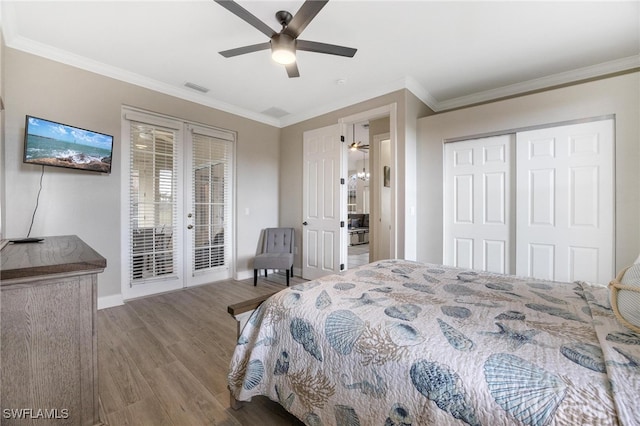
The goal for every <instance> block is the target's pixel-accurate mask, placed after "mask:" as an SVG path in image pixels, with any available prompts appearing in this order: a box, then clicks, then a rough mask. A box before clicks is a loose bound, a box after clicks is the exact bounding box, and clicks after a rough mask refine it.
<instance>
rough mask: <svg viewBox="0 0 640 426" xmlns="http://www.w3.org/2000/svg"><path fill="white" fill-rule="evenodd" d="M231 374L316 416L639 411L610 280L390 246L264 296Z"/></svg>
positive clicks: (596, 417) (637, 347)
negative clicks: (533, 275)
mask: <svg viewBox="0 0 640 426" xmlns="http://www.w3.org/2000/svg"><path fill="white" fill-rule="evenodd" d="M228 381H229V386H230V389H231V392H232V394H233V395H234V396H235V398H237V399H238V400H242V401H246V400H250V399H251V397H252V396H254V395H266V396H268V397H269V398H271V399H273V400H275V401H278V402H279V403H280V404H282V405H283V406H284V407H285V408H286V409H287V410H288V411H290V412H291V413H293V414H294V415H295V416H296V417H298V418H299V419H301V420H302V421H304V422H305V423H306V424H308V425H325V426H328V425H349V426H351V425H363V426H364V425H385V426H392V425H398V426H399V425H456V424H460V425H462V424H469V425H491V426H496V425H518V424H524V425H549V424H551V425H615V424H622V425H640V409H639V408H638V398H639V394H640V335H638V334H636V333H633V332H631V331H629V330H627V329H626V328H624V327H622V326H621V325H619V324H618V323H617V321H616V320H615V317H614V316H613V313H612V311H611V309H610V305H609V302H608V291H607V289H606V288H604V287H595V286H590V285H588V284H586V283H557V282H548V281H538V280H533V279H529V278H519V277H514V276H507V275H500V274H492V273H484V272H474V271H468V270H462V269H457V268H450V267H444V266H441V265H429V264H421V263H415V262H409V261H404V260H386V261H380V262H374V263H372V264H370V265H367V266H365V267H361V268H358V269H354V270H351V271H349V272H347V273H345V274H340V275H332V276H328V277H324V278H322V279H319V280H315V281H309V282H307V283H304V284H300V285H296V286H294V287H291V288H288V289H286V290H283V291H281V292H279V293H277V294H275V295H274V296H272V297H271V298H269V299H268V300H267V301H265V302H264V303H263V304H262V305H261V306H260V307H259V308H258V309H257V310H256V311H255V312H254V314H253V315H252V316H251V319H250V320H249V322H248V324H247V325H246V327H245V328H244V330H243V332H242V334H241V336H240V338H239V340H238V344H237V346H236V350H235V353H234V356H233V359H232V362H231V368H230V373H229V376H228Z"/></svg>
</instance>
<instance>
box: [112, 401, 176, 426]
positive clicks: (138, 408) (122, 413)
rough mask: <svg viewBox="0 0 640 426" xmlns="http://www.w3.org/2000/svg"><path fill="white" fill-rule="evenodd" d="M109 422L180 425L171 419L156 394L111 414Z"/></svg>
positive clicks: (131, 425) (128, 425) (136, 425)
mask: <svg viewBox="0 0 640 426" xmlns="http://www.w3.org/2000/svg"><path fill="white" fill-rule="evenodd" d="M107 423H108V424H110V425H120V426H141V425H154V426H155V425H157V426H179V425H178V424H177V423H174V422H172V421H171V418H170V417H169V415H168V414H167V412H166V411H165V410H164V408H163V407H162V404H160V401H158V399H157V398H156V397H155V396H153V397H149V398H145V399H143V400H141V401H138V402H136V403H134V404H131V405H128V406H127V407H125V408H123V409H122V410H119V411H115V412H113V413H111V414H109V415H108V417H107Z"/></svg>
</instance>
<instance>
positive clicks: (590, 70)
mask: <svg viewBox="0 0 640 426" xmlns="http://www.w3.org/2000/svg"><path fill="white" fill-rule="evenodd" d="M13 13H14V12H13V8H12V7H11V6H10V4H8V2H2V1H0V27H1V30H2V33H3V36H4V41H5V44H6V45H7V46H8V47H10V48H12V49H16V50H21V51H24V52H27V53H31V54H33V55H36V56H41V57H44V58H47V59H50V60H53V61H56V62H60V63H63V64H67V65H71V66H74V67H76V68H80V69H84V70H86V71H90V72H94V73H96V74H100V75H103V76H106V77H110V78H113V79H116V80H120V81H123V82H126V83H130V84H133V85H136V86H140V87H143V88H146V89H149V90H153V91H156V92H159V93H163V94H166V95H169V96H173V97H176V98H179V99H183V100H187V101H190V102H194V103H197V104H200V105H204V106H207V107H210V108H215V109H218V110H220V111H223V112H227V113H230V114H234V115H237V116H240V117H243V118H247V119H250V120H254V121H257V122H260V123H264V124H267V125H270V126H274V127H277V128H283V127H287V126H291V125H293V124H296V123H299V122H302V121H305V120H308V119H311V118H314V117H317V116H320V115H323V114H327V113H330V112H333V111H336V110H339V109H342V108H346V107H349V106H352V105H355V104H358V103H361V102H365V101H368V100H370V99H373V98H376V97H378V96H383V95H387V94H389V93H392V92H395V91H397V90H408V91H410V92H411V93H413V94H414V95H415V96H416V97H417V98H418V99H420V100H421V101H422V102H423V103H424V104H425V105H427V106H428V107H429V108H431V109H432V110H433V111H435V112H442V111H446V110H450V109H456V108H462V107H466V106H470V105H475V104H479V103H485V102H490V101H493V100H498V99H503V98H506V97H513V96H517V95H521V94H525V93H530V92H533V91H538V90H542V89H546V88H550V87H555V86H560V85H565V84H570V83H573V82H577V81H583V80H588V79H592V78H597V77H602V76H606V75H609V74H615V73H619V72H624V71H629V70H633V69H640V55H634V56H629V57H627V58H622V59H617V60H613V61H609V62H604V63H601V64H597V65H592V66H588V67H584V68H579V69H576V70H572V71H566V72H562V73H558V74H554V75H550V76H546V77H541V78H537V79H533V80H529V81H525V82H522V83H516V84H511V85H508V86H503V87H499V88H496V89H491V90H486V91H483V92H478V93H474V94H471V95H467V96H461V97H458V98H454V99H447V100H443V101H439V100H438V99H436V98H435V97H434V96H432V95H431V94H430V93H429V91H428V90H426V89H425V87H424V86H422V85H421V84H420V83H419V82H418V80H417V79H415V78H414V77H411V76H406V77H405V78H402V79H398V80H395V81H391V82H389V83H387V84H383V85H379V86H377V87H376V88H374V89H372V90H367V91H364V92H361V93H359V94H358V95H355V96H350V97H348V98H343V99H341V100H339V101H336V102H333V103H330V104H325V105H322V106H319V107H316V108H313V109H310V110H306V111H303V112H301V113H296V114H289V115H286V116H284V117H281V118H276V117H272V116H268V115H266V114H261V113H256V112H254V111H250V110H247V109H245V108H241V107H238V106H235V105H232V104H229V103H226V102H222V101H217V100H215V99H212V98H210V97H208V96H205V95H203V94H200V93H194V92H192V91H190V90H188V89H186V88H184V89H183V88H181V87H176V86H173V85H170V84H167V83H163V82H160V81H157V80H153V79H150V78H148V77H145V76H142V75H140V74H136V73H132V72H129V71H126V70H123V69H121V68H117V67H113V66H110V65H107V64H104V63H102V62H98V61H94V60H91V59H88V58H86V57H82V56H80V55H75V54H73V53H70V52H67V51H64V50H62V49H57V48H55V47H52V46H50V45H46V44H43V43H39V42H35V41H33V40H30V39H27V38H24V37H22V36H19V35H17V33H16V31H15V28H14V24H13V22H15V20H14V19H12V17H13V16H12V14H13Z"/></svg>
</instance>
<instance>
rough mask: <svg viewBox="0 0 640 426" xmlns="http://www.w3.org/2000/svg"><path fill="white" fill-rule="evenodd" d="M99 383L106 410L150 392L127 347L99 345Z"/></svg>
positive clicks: (132, 402)
mask: <svg viewBox="0 0 640 426" xmlns="http://www.w3.org/2000/svg"><path fill="white" fill-rule="evenodd" d="M98 368H99V372H98V385H99V394H100V399H101V400H102V405H103V407H104V410H105V411H106V412H107V413H110V412H113V411H118V410H121V409H122V408H124V407H126V406H128V405H131V404H134V403H136V402H138V401H141V400H143V399H145V398H146V397H148V396H150V395H151V388H150V387H149V386H148V384H147V382H146V380H145V379H144V377H143V376H142V373H141V372H140V370H138V367H137V365H136V363H135V361H134V359H133V358H132V357H131V355H129V353H128V352H127V350H126V349H125V348H124V346H114V347H105V346H104V345H100V344H99V346H98Z"/></svg>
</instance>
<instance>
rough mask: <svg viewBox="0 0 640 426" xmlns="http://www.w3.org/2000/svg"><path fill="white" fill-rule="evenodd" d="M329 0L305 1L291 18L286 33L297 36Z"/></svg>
mask: <svg viewBox="0 0 640 426" xmlns="http://www.w3.org/2000/svg"><path fill="white" fill-rule="evenodd" d="M328 2H329V0H307V1H305V2H304V3H303V4H302V6H300V9H299V10H298V12H296V14H295V16H294V17H293V18H292V19H291V22H289V24H288V25H287V28H286V29H285V30H284V32H285V34H288V35H290V36H291V37H293V38H297V37H298V36H299V35H300V33H302V31H304V29H305V28H307V25H309V22H311V20H312V19H313V18H315V16H316V15H317V14H318V12H320V10H321V9H322V8H323V7H324V5H325V4H327V3H328Z"/></svg>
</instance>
